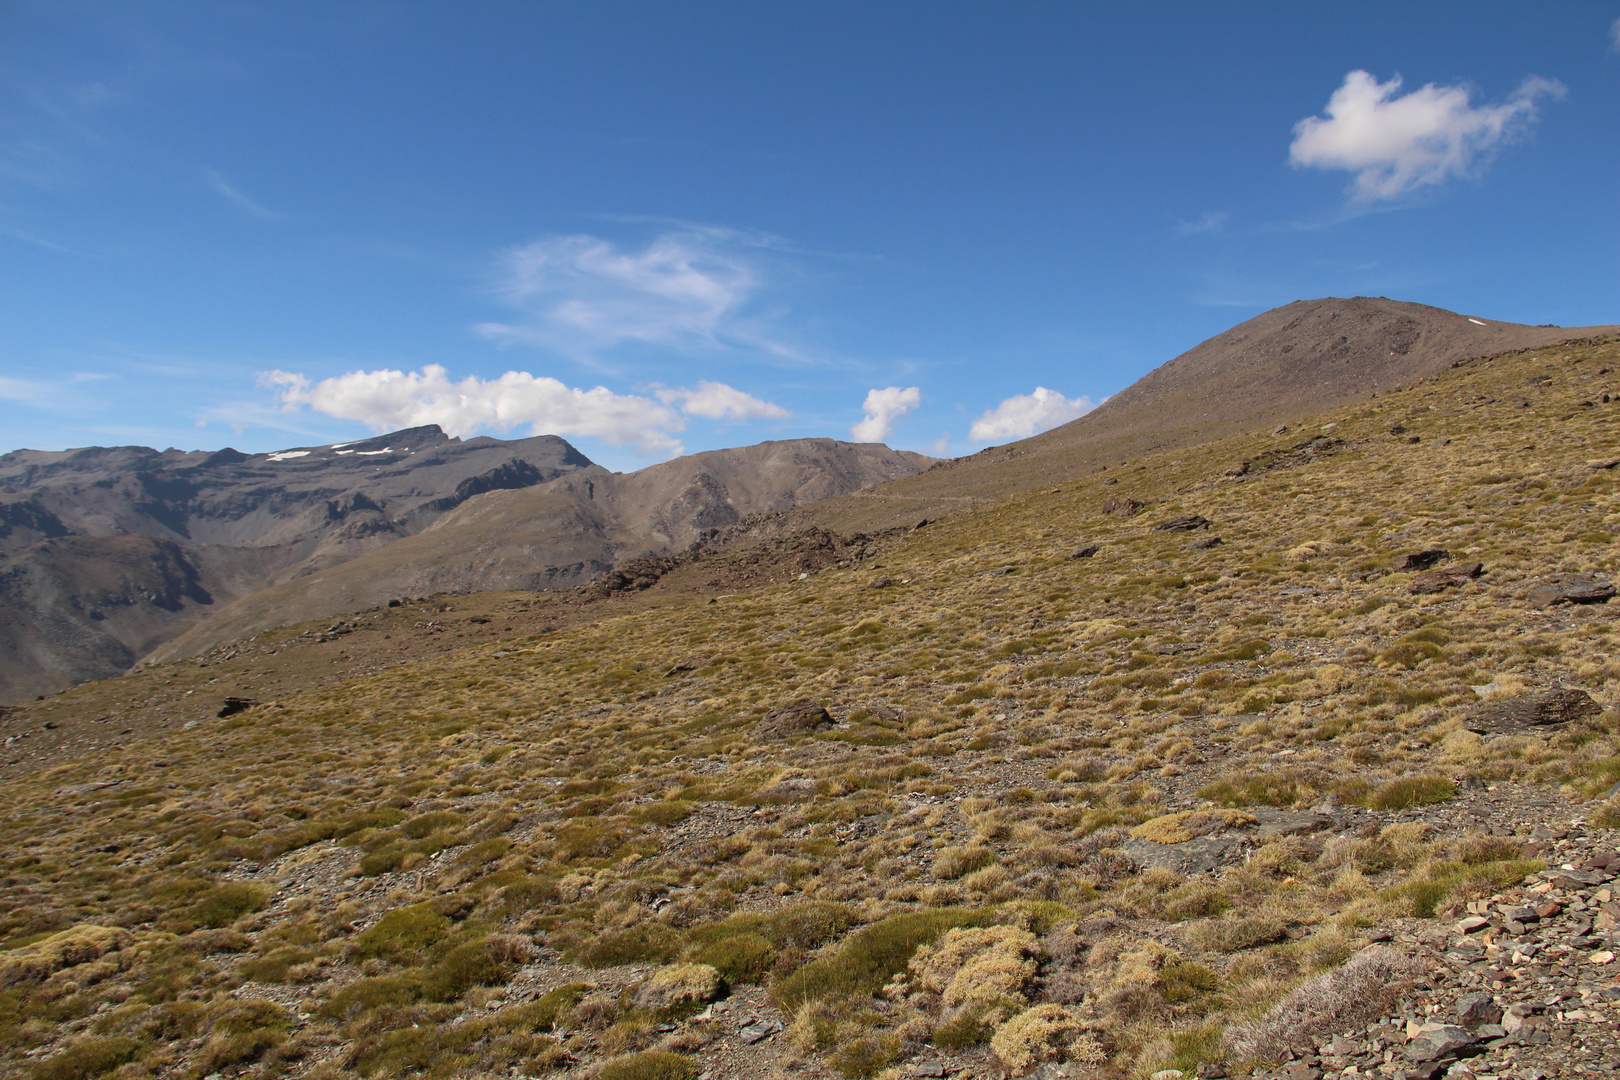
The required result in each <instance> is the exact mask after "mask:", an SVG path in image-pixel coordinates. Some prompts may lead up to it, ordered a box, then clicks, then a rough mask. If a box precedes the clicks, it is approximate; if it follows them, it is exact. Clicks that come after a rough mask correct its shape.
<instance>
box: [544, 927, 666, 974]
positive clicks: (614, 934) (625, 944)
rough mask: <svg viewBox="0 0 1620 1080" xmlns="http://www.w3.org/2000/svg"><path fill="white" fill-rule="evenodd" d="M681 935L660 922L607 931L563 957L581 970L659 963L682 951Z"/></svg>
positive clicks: (585, 941) (587, 940) (569, 951)
mask: <svg viewBox="0 0 1620 1080" xmlns="http://www.w3.org/2000/svg"><path fill="white" fill-rule="evenodd" d="M681 944H682V943H681V935H680V934H679V933H677V932H676V931H675V930H672V929H671V928H670V927H667V926H665V925H664V924H663V923H656V922H643V923H638V924H636V925H635V926H627V927H624V928H622V929H618V930H607V931H604V932H603V933H601V934H598V935H597V936H596V937H594V938H587V939H586V940H584V941H582V942H580V943H579V945H578V946H576V947H575V948H573V949H570V950H567V951H565V952H564V954H563V958H564V959H565V960H567V961H569V962H570V963H574V964H578V965H580V966H581V967H588V968H605V967H618V966H619V965H621V964H648V963H655V962H656V963H662V962H664V961H666V960H673V959H675V957H677V956H679V955H680V952H681Z"/></svg>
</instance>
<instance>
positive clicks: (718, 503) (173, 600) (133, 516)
mask: <svg viewBox="0 0 1620 1080" xmlns="http://www.w3.org/2000/svg"><path fill="white" fill-rule="evenodd" d="M795 446H797V447H800V453H799V455H798V456H799V457H800V458H801V459H802V460H801V461H799V463H798V464H797V465H796V466H792V467H791V468H789V470H788V471H790V472H793V475H792V476H791V477H789V476H787V474H786V473H784V472H783V471H782V470H783V468H785V467H788V465H789V464H790V463H786V462H784V460H783V452H782V451H781V449H780V448H783V447H795ZM772 448H776V449H772ZM716 454H717V455H719V456H716V455H696V456H695V457H693V458H682V459H677V460H676V461H674V462H666V463H663V464H661V465H657V466H653V467H652V468H651V470H643V471H642V472H643V473H649V474H650V475H649V476H648V477H645V478H642V479H640V480H634V479H631V477H640V476H641V475H642V474H641V473H635V474H629V477H620V476H617V475H616V474H614V473H611V472H609V471H608V470H607V469H605V468H603V467H602V466H600V465H597V464H594V463H593V462H591V461H590V459H589V458H587V457H586V456H585V455H583V454H581V453H580V452H579V451H578V450H577V449H575V448H574V447H573V446H572V445H570V444H569V443H568V442H567V441H565V440H563V439H560V438H558V437H556V436H553V435H542V436H537V437H534V438H529V439H519V440H511V441H507V440H501V439H493V438H475V439H467V440H462V439H457V438H451V437H450V436H448V435H446V434H445V433H444V432H443V431H442V430H440V429H439V428H438V427H437V426H431V425H430V426H427V427H418V428H411V429H408V430H405V431H397V432H392V433H390V434H387V435H382V436H378V437H376V438H372V439H366V440H362V441H359V442H353V443H339V444H336V445H330V446H306V447H295V448H292V449H288V450H282V451H278V452H275V453H269V454H251V455H250V454H243V453H240V452H238V451H236V450H232V449H229V448H227V449H224V450H219V451H212V452H210V451H192V452H184V451H178V450H164V451H158V450H153V449H150V448H147V447H128V446H126V447H88V448H84V449H79V450H66V451H36V450H18V451H14V452H12V453H8V454H5V455H0V631H3V633H0V702H6V701H16V700H20V699H23V698H26V697H29V696H32V695H35V694H39V693H47V692H50V691H54V690H57V689H61V688H62V687H64V686H67V685H71V684H73V683H76V682H80V681H83V680H84V679H87V678H105V677H107V676H110V675H114V674H117V673H119V672H120V671H124V670H127V669H128V668H129V667H130V666H131V665H132V664H133V663H135V662H136V661H137V660H139V659H140V657H142V656H144V655H146V654H147V653H149V652H151V651H152V650H153V649H155V648H157V647H159V646H160V645H162V644H163V643H164V642H166V641H168V640H170V639H172V638H173V637H175V636H176V635H177V634H181V633H183V632H185V631H186V630H187V629H188V628H190V627H192V626H193V625H194V624H197V623H198V622H200V621H203V620H205V619H208V618H209V617H210V616H211V615H214V614H215V613H217V612H219V611H221V610H222V609H225V608H227V607H228V606H229V605H231V604H232V603H233V602H235V601H239V600H242V599H244V598H248V597H252V596H254V595H255V594H258V593H260V592H263V591H264V590H266V589H267V588H268V589H272V590H274V589H275V588H277V587H280V586H286V585H288V583H295V582H300V581H306V582H308V584H307V585H306V586H302V587H300V586H294V587H292V588H290V589H286V590H285V592H286V593H287V594H297V593H299V592H301V591H302V592H305V593H310V594H311V595H317V596H324V597H325V598H326V599H325V600H324V601H323V602H321V603H317V604H316V606H317V607H321V608H322V610H321V611H320V614H327V613H330V611H338V610H350V608H351V607H352V606H353V604H352V602H351V601H352V598H353V596H354V595H355V590H354V589H347V590H345V589H342V588H338V589H335V590H334V589H331V588H329V587H328V585H329V583H328V581H327V579H326V578H323V577H320V576H319V575H321V574H322V573H323V572H328V571H332V570H334V569H335V568H337V567H340V566H342V565H345V564H346V563H348V562H350V561H353V560H356V559H361V558H364V557H367V556H372V555H376V554H378V553H380V552H382V551H385V550H387V549H388V548H389V547H391V546H393V545H395V544H397V543H400V542H403V541H407V540H410V539H413V538H416V537H418V536H420V535H421V534H424V533H428V532H432V531H434V530H435V529H439V531H438V533H437V537H438V540H439V542H438V543H433V542H429V543H425V544H422V545H418V547H417V549H415V550H420V551H424V552H431V554H430V555H427V556H426V557H427V559H428V562H427V563H426V564H425V565H412V564H410V563H409V562H408V561H407V560H404V559H398V558H395V559H388V560H382V561H377V560H373V561H372V562H369V563H366V564H364V565H365V566H367V567H380V568H382V569H380V570H379V572H378V575H374V576H373V577H371V578H369V579H367V588H368V589H369V590H370V592H367V593H366V595H368V596H369V595H371V594H372V593H376V594H377V596H378V597H379V598H380V599H381V600H386V599H388V598H390V597H392V596H395V595H399V594H401V593H406V594H412V593H422V592H437V591H465V590H467V589H469V588H489V587H521V588H542V587H547V586H548V585H553V584H574V583H577V582H578V581H580V580H585V579H588V578H589V577H592V576H594V575H595V574H597V573H600V572H602V571H603V570H605V569H607V568H608V567H609V566H611V565H612V563H613V561H614V560H616V559H617V558H620V557H629V556H632V555H643V554H650V553H664V552H667V551H670V550H673V549H674V548H676V547H684V546H685V545H686V544H688V543H690V541H691V538H693V537H694V536H695V535H696V532H697V531H700V530H701V529H704V528H710V527H713V526H714V525H715V524H723V523H725V522H727V521H730V520H736V519H737V518H738V517H740V516H742V515H746V514H748V513H752V512H754V511H756V510H759V509H781V508H786V507H790V506H794V505H797V504H798V502H799V501H801V500H803V499H809V498H825V497H828V496H830V495H836V494H843V493H845V492H847V491H852V490H855V489H857V488H859V487H862V486H866V485H869V484H873V483H877V482H879V481H882V480H889V479H893V478H895V477H897V476H904V475H910V474H911V473H914V472H917V471H919V470H920V469H922V468H925V467H927V465H929V464H931V459H927V458H923V457H921V456H920V455H915V454H912V455H905V454H899V453H897V452H895V451H892V450H889V449H888V448H887V447H882V446H864V445H857V444H850V443H837V442H834V441H833V440H798V441H796V442H788V443H767V444H762V446H761V447H751V448H744V449H741V450H736V451H719V452H716ZM726 455H730V457H729V458H728V457H726ZM788 456H789V457H792V456H793V455H792V454H791V453H789V454H788ZM699 459H702V460H703V461H710V460H711V459H712V461H713V463H714V467H712V468H711V467H709V466H706V465H703V464H698V465H695V466H694V465H692V464H691V463H692V462H694V461H698V460H699ZM722 461H730V462H731V466H730V467H729V471H728V470H727V469H725V468H720V467H719V463H720V462H722ZM694 469H695V472H692V470H694ZM688 472H692V475H690V476H688V475H687V473H688ZM717 472H718V473H720V474H723V475H725V476H726V477H727V478H728V481H729V482H728V483H717V482H715V480H714V476H715V474H716V473H717ZM564 481H568V482H573V481H577V483H561V482H564ZM666 488H667V489H669V493H670V497H669V498H667V499H664V500H663V501H662V502H660V501H659V492H661V491H663V490H664V489H666ZM530 489H545V490H546V491H547V492H548V495H547V496H546V497H543V498H542V499H541V500H540V503H539V504H538V505H537V506H536V508H535V510H534V513H536V514H538V515H539V517H538V518H537V519H533V520H531V521H530V522H529V524H528V528H527V531H526V533H525V535H524V542H523V544H521V545H519V548H518V549H515V550H513V551H511V552H507V553H505V554H504V555H503V556H502V557H501V558H499V559H491V558H487V557H486V558H483V559H482V560H481V561H478V560H469V559H468V558H466V557H464V556H465V554H466V551H468V550H475V549H478V548H479V546H480V544H479V541H478V540H477V539H476V538H474V537H472V536H468V537H466V538H465V540H461V539H452V540H449V542H448V543H446V542H445V540H446V538H449V537H456V536H457V535H458V532H459V529H460V528H461V527H462V526H458V525H457V524H456V523H457V522H462V523H463V525H464V524H465V523H466V522H468V521H481V520H485V518H484V517H481V516H479V515H477V514H475V515H474V516H473V517H472V518H470V519H469V518H466V517H465V516H461V517H457V516H456V515H457V511H459V510H462V509H463V508H464V507H467V505H468V504H470V503H474V504H475V503H478V502H480V501H482V500H487V499H489V498H492V497H495V496H497V495H500V494H503V493H514V492H519V491H525V490H530ZM599 489H600V490H602V491H604V492H605V491H607V490H614V491H619V490H623V491H626V492H629V493H631V494H630V495H629V496H628V501H627V502H626V503H625V506H626V508H627V511H628V517H626V514H624V513H620V512H619V511H618V510H616V509H607V508H606V503H604V502H603V501H602V500H600V499H598V498H596V497H595V492H597V491H598V490H599ZM636 493H640V494H639V495H638V494H636ZM638 499H639V500H640V501H639V502H638ZM649 499H650V501H649ZM576 504H577V505H576ZM548 507H552V508H554V509H555V510H556V513H555V514H553V515H552V516H551V517H549V518H548V517H547V516H546V515H547V513H548V509H547V508H548ZM621 518H625V520H621ZM452 519H453V520H452ZM441 525H444V526H446V527H448V529H449V531H445V529H443V528H440V526H441ZM484 546H485V547H487V544H485V545H484ZM446 549H448V550H446ZM312 578H313V579H314V580H310V579H312ZM511 583H520V584H515V585H514V584H511ZM273 595H274V596H281V595H283V594H282V593H273ZM333 598H338V599H337V600H336V602H337V603H338V604H339V606H338V607H336V608H332V607H331V603H332V602H333ZM369 602H374V601H368V603H369ZM343 605H349V606H343ZM296 606H297V605H295V607H296ZM307 606H308V605H305V607H307ZM360 606H366V605H365V604H361V605H360ZM305 607H299V608H298V610H300V611H302V610H304V609H305ZM263 609H264V608H263V606H262V605H261V607H260V608H259V609H256V610H263ZM328 609H330V611H329V610H328ZM296 617H298V618H303V617H308V616H306V615H297V616H296ZM260 621H265V622H268V624H269V625H280V624H281V623H282V622H285V621H287V618H286V617H284V616H283V615H282V614H279V613H277V612H276V611H275V610H273V605H271V609H270V610H268V613H267V614H266V616H265V619H264V620H260Z"/></svg>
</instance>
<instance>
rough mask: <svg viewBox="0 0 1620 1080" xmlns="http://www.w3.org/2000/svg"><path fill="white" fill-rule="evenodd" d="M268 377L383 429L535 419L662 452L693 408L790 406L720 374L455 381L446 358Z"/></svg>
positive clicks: (670, 453) (304, 402)
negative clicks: (653, 389) (649, 380)
mask: <svg viewBox="0 0 1620 1080" xmlns="http://www.w3.org/2000/svg"><path fill="white" fill-rule="evenodd" d="M261 379H262V380H263V382H264V383H265V384H266V385H269V386H272V387H275V388H276V394H277V397H278V398H279V399H280V401H281V404H282V407H283V408H285V409H297V408H310V409H314V410H315V411H317V412H322V413H326V414H327V415H328V416H336V417H341V418H343V419H345V420H358V421H360V422H361V423H364V424H366V425H368V426H370V427H371V428H373V429H374V430H377V431H391V430H395V429H398V428H406V427H417V426H420V425H423V424H438V425H439V426H440V427H442V428H444V430H445V431H446V432H448V433H449V434H451V435H467V434H473V433H476V432H478V431H487V430H493V431H498V432H507V431H511V430H512V429H513V428H517V427H522V426H525V425H527V426H528V428H529V429H530V432H531V433H532V434H535V435H562V436H588V437H591V438H596V439H601V440H602V441H603V442H606V443H609V444H611V445H614V446H630V447H634V448H635V450H636V451H637V452H638V453H642V454H656V455H660V456H663V457H674V456H675V455H677V454H679V453H681V451H682V446H681V442H680V440H679V439H678V438H677V437H676V436H677V434H678V433H679V432H681V431H683V430H685V428H686V419H685V418H686V416H687V415H692V416H705V417H713V416H730V417H738V418H741V417H760V416H769V417H776V416H786V415H787V412H786V410H784V409H781V408H780V407H779V406H776V405H773V404H771V403H770V402H768V401H761V400H759V399H758V398H754V397H751V396H749V395H748V394H745V393H743V392H742V391H740V390H736V389H733V388H732V387H730V386H727V385H725V384H724V383H712V382H702V383H699V384H698V386H697V387H696V388H695V389H691V390H686V389H664V390H662V391H660V393H659V397H660V398H662V400H659V399H655V398H651V397H644V396H641V395H638V394H616V393H614V392H613V391H611V390H609V389H607V388H606V387H604V386H596V387H592V388H591V389H589V390H584V389H580V388H578V387H571V386H566V385H564V384H563V383H562V382H560V381H558V380H556V379H553V378H550V377H548V376H543V375H542V376H535V375H531V374H529V373H528V372H526V371H508V372H506V373H505V374H504V375H501V376H500V377H499V378H495V379H481V378H479V377H478V376H476V375H469V376H467V377H466V378H464V379H462V380H460V381H459V382H456V381H452V380H451V378H450V375H449V373H448V372H447V371H446V370H445V369H444V368H443V367H441V366H439V365H438V364H428V365H426V366H425V367H423V368H422V370H421V371H390V370H378V371H351V372H349V373H348V374H346V375H338V376H335V377H333V378H329V379H321V380H320V381H318V382H312V381H310V380H309V379H308V378H306V377H305V376H303V375H301V374H297V373H295V372H287V371H270V372H266V373H265V374H264V375H262V376H261ZM665 395H667V397H666V396H665Z"/></svg>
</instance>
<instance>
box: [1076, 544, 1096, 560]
mask: <svg viewBox="0 0 1620 1080" xmlns="http://www.w3.org/2000/svg"><path fill="white" fill-rule="evenodd" d="M1101 550H1102V545H1101V544H1087V545H1085V546H1084V547H1077V548H1075V549H1074V554H1072V555H1070V556H1069V558H1071V559H1089V558H1091V557H1092V556H1093V555H1095V554H1097V552H1099V551H1101Z"/></svg>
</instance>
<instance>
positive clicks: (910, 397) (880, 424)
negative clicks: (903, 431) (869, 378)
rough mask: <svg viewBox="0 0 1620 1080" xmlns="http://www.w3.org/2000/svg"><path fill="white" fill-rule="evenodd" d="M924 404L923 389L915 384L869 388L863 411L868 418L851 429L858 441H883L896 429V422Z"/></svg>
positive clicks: (862, 405)
mask: <svg viewBox="0 0 1620 1080" xmlns="http://www.w3.org/2000/svg"><path fill="white" fill-rule="evenodd" d="M920 404H922V391H921V390H919V389H918V388H917V387H915V386H908V387H906V388H905V389H903V390H902V389H901V388H900V387H898V386H890V387H885V388H884V389H882V390H877V389H873V390H868V391H867V392H866V400H865V401H864V402H862V403H861V411H862V412H864V413H865V414H866V418H865V419H863V420H861V421H860V422H859V423H857V424H856V425H855V426H853V427H851V428H850V429H849V433H850V435H851V436H853V437H854V439H855V441H856V442H882V441H883V440H884V439H887V438H888V437H889V433H890V432H892V431H893V430H894V422H895V420H896V419H898V418H899V417H901V416H904V415H905V414H906V413H908V412H910V411H911V410H912V409H915V408H916V407H917V406H918V405H920Z"/></svg>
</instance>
